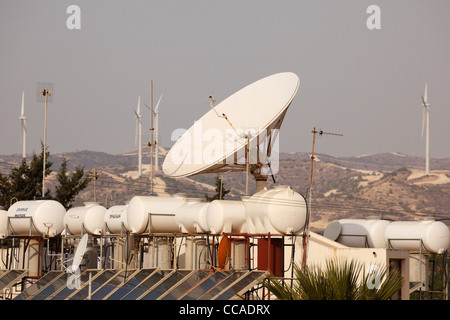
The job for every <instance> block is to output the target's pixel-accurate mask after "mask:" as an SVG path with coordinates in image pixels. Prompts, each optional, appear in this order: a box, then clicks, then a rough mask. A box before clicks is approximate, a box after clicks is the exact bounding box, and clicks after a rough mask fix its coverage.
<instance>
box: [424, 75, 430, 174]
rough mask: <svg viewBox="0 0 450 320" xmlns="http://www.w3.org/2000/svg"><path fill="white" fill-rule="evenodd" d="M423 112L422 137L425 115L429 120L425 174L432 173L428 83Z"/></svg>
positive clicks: (426, 137) (426, 138)
mask: <svg viewBox="0 0 450 320" xmlns="http://www.w3.org/2000/svg"><path fill="white" fill-rule="evenodd" d="M422 105H423V114H422V137H423V131H424V126H425V117H426V121H427V131H426V136H425V174H429V173H430V104H429V103H428V94H427V84H425V92H424V95H423V96H422Z"/></svg>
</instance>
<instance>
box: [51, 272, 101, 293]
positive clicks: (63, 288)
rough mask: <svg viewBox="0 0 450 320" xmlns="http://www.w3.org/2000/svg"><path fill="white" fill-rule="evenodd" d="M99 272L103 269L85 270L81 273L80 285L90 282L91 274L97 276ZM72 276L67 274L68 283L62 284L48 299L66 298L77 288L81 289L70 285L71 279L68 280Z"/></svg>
mask: <svg viewBox="0 0 450 320" xmlns="http://www.w3.org/2000/svg"><path fill="white" fill-rule="evenodd" d="M99 272H103V270H96V269H95V270H94V269H90V270H85V271H84V272H83V273H82V274H81V275H80V285H81V286H83V285H85V284H86V283H88V282H89V276H91V277H95V276H96V275H97V274H98V273H99ZM70 276H71V275H69V274H67V278H66V284H65V285H64V286H61V287H60V288H59V289H58V290H56V291H55V292H54V293H52V294H51V295H50V296H49V297H48V298H47V299H46V300H64V299H66V298H67V297H69V296H70V295H72V294H73V293H74V292H75V291H76V290H79V289H78V288H77V287H74V286H71V285H68V283H70V281H68V280H69V279H68V278H69V277H70Z"/></svg>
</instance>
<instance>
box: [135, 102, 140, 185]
mask: <svg viewBox="0 0 450 320" xmlns="http://www.w3.org/2000/svg"><path fill="white" fill-rule="evenodd" d="M134 114H135V115H136V135H135V137H134V144H136V143H138V176H139V177H140V176H141V174H142V130H141V129H142V115H141V97H140V96H139V97H138V105H137V111H136V110H134ZM138 137H139V141H138Z"/></svg>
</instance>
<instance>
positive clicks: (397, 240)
mask: <svg viewBox="0 0 450 320" xmlns="http://www.w3.org/2000/svg"><path fill="white" fill-rule="evenodd" d="M385 240H386V242H387V243H389V246H390V247H392V248H394V249H404V250H411V251H420V250H421V249H422V250H423V247H422V244H423V246H424V247H425V249H426V250H427V251H429V252H432V253H441V252H442V251H444V250H447V249H448V248H449V247H450V231H449V229H448V226H447V225H446V224H445V223H443V222H440V221H436V220H434V219H433V218H427V219H425V220H423V221H395V222H392V223H391V224H390V225H389V226H388V227H387V228H386V233H385Z"/></svg>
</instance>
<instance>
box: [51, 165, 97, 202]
mask: <svg viewBox="0 0 450 320" xmlns="http://www.w3.org/2000/svg"><path fill="white" fill-rule="evenodd" d="M67 162H68V159H66V158H64V159H63V161H62V163H61V167H60V170H59V172H58V174H57V175H56V178H57V180H58V182H59V185H57V186H56V188H55V198H54V199H55V200H56V201H58V202H60V203H61V204H62V205H63V206H64V207H65V208H66V209H70V208H71V207H72V205H73V201H74V199H75V197H76V196H77V195H78V193H80V192H81V191H82V190H84V189H85V188H86V187H87V186H88V184H89V182H90V181H91V178H90V177H89V175H86V176H85V175H84V167H76V168H75V171H74V172H73V173H72V174H71V175H70V177H69V176H68V174H67Z"/></svg>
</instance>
